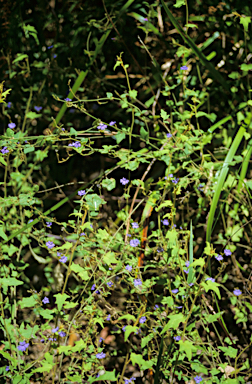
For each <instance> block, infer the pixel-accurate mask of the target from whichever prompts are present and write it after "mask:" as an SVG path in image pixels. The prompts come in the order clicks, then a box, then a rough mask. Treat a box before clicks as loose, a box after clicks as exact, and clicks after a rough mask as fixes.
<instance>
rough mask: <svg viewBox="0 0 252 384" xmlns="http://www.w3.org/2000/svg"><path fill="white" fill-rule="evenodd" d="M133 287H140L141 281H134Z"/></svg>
mask: <svg viewBox="0 0 252 384" xmlns="http://www.w3.org/2000/svg"><path fill="white" fill-rule="evenodd" d="M133 282H134V286H135V287H137V286H138V285H142V280H141V279H134V280H133Z"/></svg>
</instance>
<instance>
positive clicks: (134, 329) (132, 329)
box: [124, 325, 138, 341]
mask: <svg viewBox="0 0 252 384" xmlns="http://www.w3.org/2000/svg"><path fill="white" fill-rule="evenodd" d="M137 331H138V328H137V327H134V326H133V325H127V326H126V330H125V332H124V341H127V340H128V338H129V336H130V334H131V333H132V332H133V333H135V332H137Z"/></svg>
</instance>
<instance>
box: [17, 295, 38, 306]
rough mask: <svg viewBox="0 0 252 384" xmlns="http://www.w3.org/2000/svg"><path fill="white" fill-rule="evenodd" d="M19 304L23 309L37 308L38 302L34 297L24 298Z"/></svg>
mask: <svg viewBox="0 0 252 384" xmlns="http://www.w3.org/2000/svg"><path fill="white" fill-rule="evenodd" d="M18 304H19V305H20V307H21V309H23V308H31V307H35V305H36V304H37V301H36V300H35V298H34V297H33V296H30V297H23V298H22V300H21V301H19V303H18Z"/></svg>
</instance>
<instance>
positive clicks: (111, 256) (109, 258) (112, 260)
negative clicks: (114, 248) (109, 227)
mask: <svg viewBox="0 0 252 384" xmlns="http://www.w3.org/2000/svg"><path fill="white" fill-rule="evenodd" d="M102 260H103V262H104V263H105V264H108V265H111V264H117V262H118V260H117V259H116V254H115V252H111V251H108V252H107V253H105V255H103V257H102Z"/></svg>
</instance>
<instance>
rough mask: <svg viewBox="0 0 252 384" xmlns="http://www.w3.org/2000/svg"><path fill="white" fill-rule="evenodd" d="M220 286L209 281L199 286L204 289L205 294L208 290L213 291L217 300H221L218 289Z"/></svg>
mask: <svg viewBox="0 0 252 384" xmlns="http://www.w3.org/2000/svg"><path fill="white" fill-rule="evenodd" d="M219 285H220V284H218V283H215V282H212V281H211V280H207V281H206V282H203V283H201V286H202V287H203V288H204V290H205V291H206V292H208V291H209V290H211V291H214V292H215V293H216V295H217V296H218V298H219V299H221V295H220V290H219V288H218V286H219Z"/></svg>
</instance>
